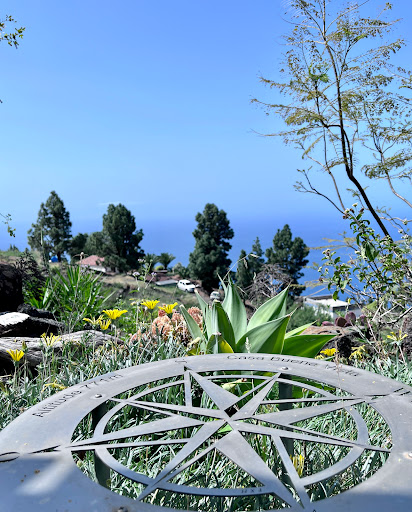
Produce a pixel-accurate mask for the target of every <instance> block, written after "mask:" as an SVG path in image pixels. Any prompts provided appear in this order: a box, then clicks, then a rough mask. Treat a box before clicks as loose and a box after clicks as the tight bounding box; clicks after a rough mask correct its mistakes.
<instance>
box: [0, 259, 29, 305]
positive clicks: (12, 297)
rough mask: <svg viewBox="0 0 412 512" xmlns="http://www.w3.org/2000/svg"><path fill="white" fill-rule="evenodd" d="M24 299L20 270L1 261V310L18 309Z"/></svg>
mask: <svg viewBox="0 0 412 512" xmlns="http://www.w3.org/2000/svg"><path fill="white" fill-rule="evenodd" d="M23 300H24V299H23V289H22V279H21V275H20V272H19V271H18V270H17V269H16V268H15V267H13V265H7V264H5V263H0V311H17V307H18V306H19V305H20V304H21V303H22V302H23Z"/></svg>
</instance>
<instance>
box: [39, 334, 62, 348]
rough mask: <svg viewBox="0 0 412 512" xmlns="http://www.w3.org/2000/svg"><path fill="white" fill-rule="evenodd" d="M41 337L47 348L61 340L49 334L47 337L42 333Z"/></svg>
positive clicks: (59, 337)
mask: <svg viewBox="0 0 412 512" xmlns="http://www.w3.org/2000/svg"><path fill="white" fill-rule="evenodd" d="M41 337H42V338H43V342H44V343H45V344H46V346H47V347H51V346H53V345H54V344H55V343H56V341H59V340H60V339H61V336H55V335H54V334H50V335H49V336H47V334H46V333H45V332H44V333H43V334H42V335H41Z"/></svg>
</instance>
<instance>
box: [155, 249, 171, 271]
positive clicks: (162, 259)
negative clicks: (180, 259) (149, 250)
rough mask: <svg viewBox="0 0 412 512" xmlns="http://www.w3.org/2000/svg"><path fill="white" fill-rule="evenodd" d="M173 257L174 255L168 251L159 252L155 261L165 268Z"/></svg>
mask: <svg viewBox="0 0 412 512" xmlns="http://www.w3.org/2000/svg"><path fill="white" fill-rule="evenodd" d="M174 259H175V256H173V254H171V253H170V252H161V253H160V254H159V256H157V263H161V264H162V265H163V268H165V269H167V268H169V266H170V264H171V263H172V261H173V260H174Z"/></svg>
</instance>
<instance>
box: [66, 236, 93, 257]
mask: <svg viewBox="0 0 412 512" xmlns="http://www.w3.org/2000/svg"><path fill="white" fill-rule="evenodd" d="M88 238H89V235H88V234H87V233H78V234H77V235H76V236H74V237H73V238H72V239H71V241H70V247H69V250H68V251H67V252H68V253H69V254H70V258H71V260H73V259H74V258H77V259H79V257H80V254H81V253H82V252H83V253H85V252H86V251H85V247H86V244H87V240H88Z"/></svg>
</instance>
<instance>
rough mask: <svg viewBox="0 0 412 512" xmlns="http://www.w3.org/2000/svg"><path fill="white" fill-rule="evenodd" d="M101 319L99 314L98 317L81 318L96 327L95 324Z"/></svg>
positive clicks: (98, 323)
mask: <svg viewBox="0 0 412 512" xmlns="http://www.w3.org/2000/svg"><path fill="white" fill-rule="evenodd" d="M102 319H103V316H102V315H100V316H99V317H98V318H96V317H94V318H83V320H84V321H85V322H89V324H92V325H93V327H96V326H97V325H100V321H101V320H102Z"/></svg>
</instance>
